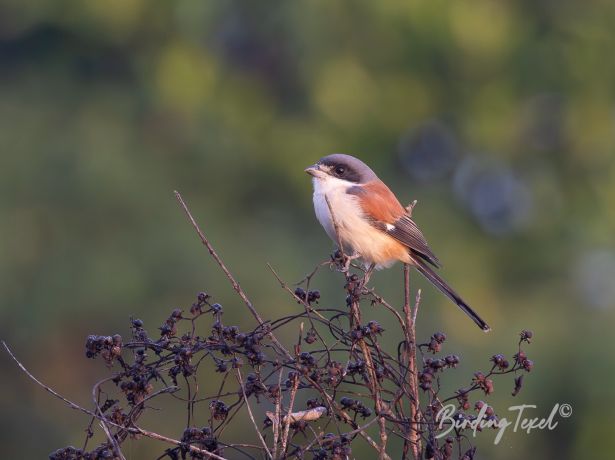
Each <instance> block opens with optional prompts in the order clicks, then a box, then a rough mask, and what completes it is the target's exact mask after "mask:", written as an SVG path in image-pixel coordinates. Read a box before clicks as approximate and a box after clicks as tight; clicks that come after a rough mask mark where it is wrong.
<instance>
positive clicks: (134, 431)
mask: <svg viewBox="0 0 615 460" xmlns="http://www.w3.org/2000/svg"><path fill="white" fill-rule="evenodd" d="M2 345H3V346H4V348H5V349H6V351H7V353H8V354H9V355H10V357H11V358H12V359H13V361H15V363H16V364H17V365H18V366H19V368H20V369H21V370H22V371H23V372H24V373H25V374H26V375H27V376H28V377H29V378H30V379H31V380H32V381H34V382H35V383H36V384H37V385H39V386H40V387H41V388H43V389H44V390H45V391H47V392H48V393H51V394H52V395H53V396H55V397H56V398H58V399H60V400H61V401H63V402H64V403H66V405H68V407H70V408H71V409H74V410H77V411H80V412H83V413H84V414H87V415H89V416H91V417H93V418H95V419H97V420H99V421H101V422H102V421H103V418H102V417H101V416H100V415H98V414H96V413H95V412H93V411H91V410H89V409H86V408H85V407H81V406H80V405H79V404H76V403H74V402H72V401H71V400H70V399H67V398H65V397H64V396H62V395H61V394H60V393H58V392H57V391H55V390H54V389H53V388H51V387H48V386H47V385H45V384H44V383H43V382H41V381H40V380H39V379H37V378H36V377H35V376H34V375H32V373H31V372H30V371H29V370H28V369H27V368H26V367H25V366H24V365H23V364H22V363H21V362H20V361H19V360H18V359H17V357H16V356H15V355H14V354H13V352H12V351H11V349H10V348H9V346H8V345H7V344H6V342H5V341H2ZM104 422H105V423H106V424H107V425H111V426H113V427H115V428H119V429H122V430H126V431H128V432H129V433H131V434H140V435H143V436H146V437H148V438H151V439H157V440H158V441H164V442H166V443H168V444H174V445H176V446H185V447H186V448H187V449H188V450H189V451H190V452H194V453H195V454H200V455H204V456H205V457H206V458H212V459H214V460H227V459H226V458H224V457H221V456H220V455H216V454H214V453H212V452H209V451H206V450H203V449H199V448H198V447H195V446H186V445H185V443H182V442H180V441H178V440H177V439H173V438H169V437H167V436H163V435H161V434H158V433H154V432H153V431H147V430H144V429H143V428H139V427H138V426H132V427H125V426H122V425H118V424H117V423H114V422H111V421H110V420H107V419H105V420H104Z"/></svg>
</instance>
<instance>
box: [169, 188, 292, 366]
mask: <svg viewBox="0 0 615 460" xmlns="http://www.w3.org/2000/svg"><path fill="white" fill-rule="evenodd" d="M174 193H175V198H176V199H177V201H178V202H179V204H180V206H181V207H182V209H183V210H184V212H185V213H186V216H187V217H188V220H189V221H190V223H191V224H192V226H193V227H194V230H195V231H196V233H197V234H198V235H199V238H200V239H201V243H203V245H204V246H205V247H206V248H207V250H208V251H209V254H211V256H212V257H213V259H214V260H215V261H216V263H217V264H218V266H219V267H220V268H221V269H222V271H223V272H224V274H225V275H226V277H227V278H228V280H229V281H230V283H231V285H232V286H233V289H234V290H235V292H236V293H237V294H238V295H239V297H240V298H241V300H243V303H244V304H245V305H246V307H248V310H250V313H252V316H254V318H255V319H256V321H258V324H259V325H261V326H262V325H264V324H265V322H264V321H263V318H261V315H259V313H258V311H256V308H254V305H253V304H252V301H251V300H250V299H249V298H248V296H247V295H246V293H245V292H244V290H243V289H242V288H241V285H240V284H239V283H238V282H237V280H236V279H235V277H234V276H233V274H232V273H231V272H230V271H229V269H228V268H226V265H225V264H224V262H223V261H222V259H221V258H220V256H219V255H218V253H217V252H216V250H215V249H214V247H213V246H212V245H211V243H210V242H209V240H208V239H207V237H206V236H205V234H204V233H203V231H202V230H201V228H200V227H199V224H198V223H197V222H196V220H195V219H194V217H193V216H192V213H191V212H190V209H189V208H188V205H187V204H186V202H185V201H184V199H183V198H182V196H181V194H180V193H179V192H178V191H177V190H176V191H175V192H174ZM269 336H270V338H271V341H272V342H273V343H274V344H275V345H276V346H277V347H278V348H279V349H280V350H281V351H282V352H283V353H284V354H285V355H286V357H287V358H288V359H293V357H292V355H291V354H290V353H289V352H288V350H286V348H284V346H283V345H282V344H281V343H280V342H279V341H278V339H277V338H276V337H275V336H274V335H273V334H272V333H271V332H270V333H269Z"/></svg>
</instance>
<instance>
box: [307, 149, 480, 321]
mask: <svg viewBox="0 0 615 460" xmlns="http://www.w3.org/2000/svg"><path fill="white" fill-rule="evenodd" d="M305 172H306V173H308V174H309V175H311V176H312V178H313V179H312V181H313V184H314V210H315V211H316V217H317V218H318V221H319V222H320V224H321V225H322V226H323V227H324V229H325V231H326V232H327V235H329V237H330V238H331V239H332V240H333V241H335V242H336V244H337V243H338V241H339V242H340V243H341V245H342V248H340V249H342V251H343V252H344V254H346V255H350V256H351V257H353V258H354V257H360V258H361V259H363V261H364V262H365V264H366V266H369V269H368V273H369V271H371V269H373V268H374V267H375V268H376V269H381V268H386V267H390V266H391V265H392V264H394V263H395V262H397V261H400V262H403V263H405V264H409V265H412V266H413V267H415V268H416V269H417V270H418V271H419V272H421V273H422V274H423V276H425V278H427V279H428V280H429V281H430V282H431V283H432V284H433V285H434V286H436V287H437V288H438V289H439V290H440V291H442V292H443V293H444V294H445V295H446V296H447V297H448V298H449V299H451V300H452V301H453V302H455V304H456V305H457V306H459V308H461V309H462V310H463V311H464V312H465V314H466V315H468V316H469V317H470V318H472V320H473V321H474V322H475V323H476V324H477V325H478V327H480V328H481V329H482V330H484V331H489V330H490V328H489V326H488V325H487V323H485V321H483V320H482V319H481V317H480V316H478V314H477V313H476V312H475V311H474V310H472V308H470V306H469V305H468V304H467V303H465V302H464V300H463V299H462V298H461V297H460V296H459V295H458V294H457V293H456V292H455V291H454V290H453V289H452V288H451V287H450V286H449V285H448V284H447V283H446V281H444V280H443V279H442V278H440V276H439V275H438V274H437V273H436V272H435V271H434V270H433V268H439V266H440V262H439V260H438V258H437V257H436V255H435V254H434V253H433V252H432V250H431V249H430V248H429V246H428V245H427V240H426V239H425V237H424V236H423V233H422V232H421V231H420V230H419V228H418V227H417V226H416V224H415V223H414V221H413V220H412V219H411V218H410V215H409V213H408V211H407V210H406V209H405V208H404V207H403V206H402V205H401V203H400V202H399V200H398V199H397V198H396V197H395V195H394V194H393V192H391V190H390V189H389V188H388V187H387V186H386V185H385V184H384V182H382V181H381V180H380V179H379V178H378V176H376V174H375V173H374V171H372V170H371V169H370V168H369V166H367V165H366V164H365V163H363V162H362V161H361V160H359V159H358V158H355V157H352V156H350V155H344V154H340V153H337V154H333V155H329V156H326V157H324V158H322V159H321V160H320V161H319V162H318V163H316V164H314V165H312V166H310V167H308V168H307V169H306V170H305ZM327 202H328V203H327ZM329 206H330V207H331V211H332V212H333V216H334V219H335V223H334V220H333V219H332V218H331V212H330V210H329ZM336 227H337V230H338V233H339V235H337V234H336ZM338 238H339V239H338ZM432 267H433V268H432Z"/></svg>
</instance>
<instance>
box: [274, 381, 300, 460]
mask: <svg viewBox="0 0 615 460" xmlns="http://www.w3.org/2000/svg"><path fill="white" fill-rule="evenodd" d="M298 388H299V379H298V378H297V379H295V380H294V381H293V386H292V388H291V390H290V402H289V404H288V415H287V416H286V417H285V420H284V421H283V423H284V435H283V436H282V447H281V448H280V458H286V447H287V445H288V433H289V430H290V424H291V414H292V413H293V406H294V405H295V396H296V395H297V389H298ZM278 423H279V422H278Z"/></svg>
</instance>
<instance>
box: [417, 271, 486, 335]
mask: <svg viewBox="0 0 615 460" xmlns="http://www.w3.org/2000/svg"><path fill="white" fill-rule="evenodd" d="M415 267H416V269H417V270H418V271H420V272H421V273H422V274H423V276H424V277H425V278H427V279H428V280H429V281H430V282H431V283H432V284H433V285H434V286H435V287H437V288H438V289H439V290H440V291H442V292H443V293H444V294H445V295H446V296H447V297H448V298H449V299H451V300H452V301H453V302H455V303H456V304H457V306H458V307H459V308H461V309H462V310H463V312H464V313H465V314H466V315H468V316H469V317H470V318H472V321H474V322H475V323H476V324H477V325H478V327H480V328H481V329H482V330H483V331H485V332H489V331H490V330H491V328H490V327H489V326H488V325H487V323H485V322H484V321H483V319H482V318H481V317H480V316H478V314H477V313H476V312H475V311H474V310H472V309H471V308H470V306H469V305H468V304H467V303H465V302H464V301H463V299H462V298H461V297H459V294H457V293H456V292H455V291H453V288H451V287H450V286H449V285H448V284H446V281H444V280H443V279H442V278H440V276H439V275H438V274H437V273H436V272H434V271H433V270H432V269H431V268H430V267H429V266H427V265H426V264H424V263H423V262H422V261H420V260H416V259H415Z"/></svg>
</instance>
